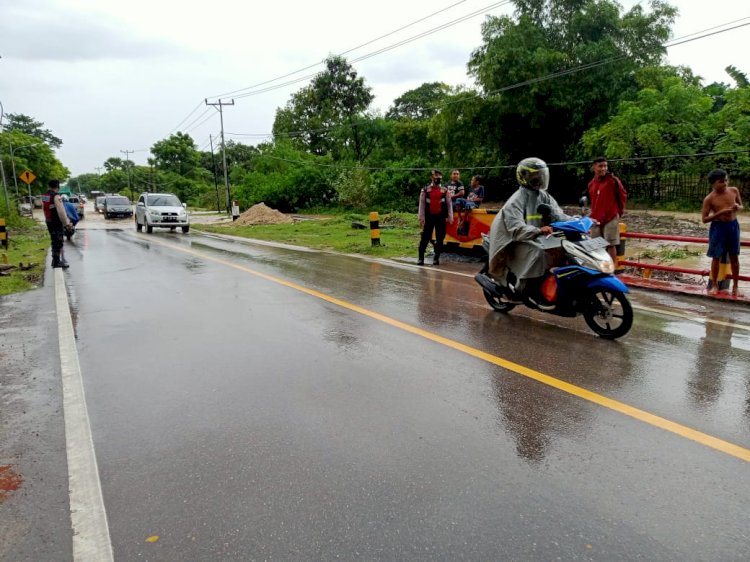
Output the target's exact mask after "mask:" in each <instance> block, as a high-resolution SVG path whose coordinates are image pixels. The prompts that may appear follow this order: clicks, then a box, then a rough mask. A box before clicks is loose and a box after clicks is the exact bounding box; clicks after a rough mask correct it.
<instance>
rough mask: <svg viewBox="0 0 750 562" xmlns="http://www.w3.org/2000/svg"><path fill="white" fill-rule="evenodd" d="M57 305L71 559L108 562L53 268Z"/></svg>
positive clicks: (63, 301) (63, 297) (58, 274)
mask: <svg viewBox="0 0 750 562" xmlns="http://www.w3.org/2000/svg"><path fill="white" fill-rule="evenodd" d="M55 304H56V307H57V333H58V340H59V345H60V368H61V371H62V385H63V410H64V417H65V442H66V448H67V454H68V487H69V494H70V519H71V523H72V525H73V560H76V561H88V560H92V561H97V562H99V561H101V562H106V561H112V560H114V555H113V552H112V542H111V540H110V536H109V526H108V524H107V512H106V511H105V509H104V498H103V497H102V486H101V482H100V481H99V469H98V467H97V464H96V454H95V452H94V441H93V439H92V438H91V426H90V424H89V414H88V410H87V409H86V397H85V394H84V391H83V380H82V378H81V367H80V365H79V363H78V351H77V350H76V342H75V335H74V332H73V320H72V319H71V317H70V308H69V306H68V295H67V293H66V291H65V276H64V274H63V270H62V269H55Z"/></svg>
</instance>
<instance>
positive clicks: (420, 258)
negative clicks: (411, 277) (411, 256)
mask: <svg viewBox="0 0 750 562" xmlns="http://www.w3.org/2000/svg"><path fill="white" fill-rule="evenodd" d="M417 265H424V252H419V259H418V260H417Z"/></svg>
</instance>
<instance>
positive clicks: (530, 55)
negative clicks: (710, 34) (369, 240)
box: [2, 0, 750, 212]
mask: <svg viewBox="0 0 750 562" xmlns="http://www.w3.org/2000/svg"><path fill="white" fill-rule="evenodd" d="M514 4H515V6H516V11H515V13H514V14H513V16H512V17H508V16H502V17H488V18H487V19H486V21H485V23H484V25H483V29H482V41H481V44H480V45H479V46H478V47H477V48H476V49H475V50H474V51H473V53H472V54H471V56H470V59H469V60H468V61H467V70H468V74H469V76H470V77H471V78H473V80H474V83H473V85H472V86H462V85H456V86H451V85H448V84H444V83H441V82H429V83H425V84H422V85H421V86H419V87H417V88H415V89H413V90H410V91H407V92H404V93H403V94H402V95H401V96H399V97H398V98H396V100H395V101H394V103H393V105H392V106H391V107H390V108H389V109H388V110H387V111H386V112H385V114H384V115H380V114H378V113H376V112H375V111H373V110H372V107H371V106H372V103H373V101H374V96H373V94H372V90H371V88H370V86H368V84H367V81H366V79H365V77H363V76H360V75H359V74H358V72H357V71H356V69H355V68H354V67H353V66H352V65H351V64H350V63H349V62H348V61H347V60H346V59H345V58H344V57H343V56H331V57H329V58H328V59H327V60H326V61H325V68H324V69H323V70H322V71H321V72H320V73H319V74H317V75H316V76H315V77H314V78H313V79H312V80H311V81H310V82H309V84H308V85H306V86H304V87H302V88H301V89H300V90H298V91H297V92H295V93H293V94H292V95H291V96H290V98H289V100H288V102H287V103H286V105H285V106H284V107H280V108H278V109H277V111H276V116H275V121H274V125H273V140H272V141H270V142H264V143H261V144H258V145H257V146H248V145H245V144H241V143H237V142H234V141H229V142H228V143H227V144H226V147H225V148H226V160H227V172H226V175H227V177H228V178H229V183H230V185H231V187H230V193H227V191H226V190H225V187H224V175H225V172H224V169H223V158H222V155H221V151H220V148H219V149H217V152H216V153H215V154H213V153H212V152H208V151H200V150H198V148H197V147H196V145H195V143H194V141H193V139H192V138H191V137H190V136H189V135H188V134H185V133H182V132H178V133H176V134H174V135H171V136H170V137H168V138H166V139H162V140H158V141H157V142H155V143H154V144H153V146H152V148H151V154H152V158H150V159H149V161H148V164H149V165H148V166H137V165H134V164H133V163H132V162H130V161H128V160H123V159H121V158H116V157H114V158H110V159H108V160H107V161H106V162H104V164H103V165H104V169H105V173H103V174H101V175H96V174H84V175H81V176H78V177H76V178H73V179H72V180H71V181H72V182H73V184H74V185H76V186H78V187H79V188H80V190H82V191H90V190H92V189H99V190H101V191H107V192H115V191H119V192H122V193H126V194H130V195H134V194H137V193H138V192H140V191H143V190H150V191H170V192H174V193H176V194H177V195H179V196H180V197H181V198H182V199H183V200H185V201H187V202H188V203H189V204H190V205H199V206H202V207H207V208H211V207H215V208H217V209H226V207H227V202H228V200H230V199H234V200H239V201H240V205H241V207H243V208H247V207H248V206H250V205H252V204H254V203H258V202H260V201H263V202H265V203H266V204H267V205H270V206H272V207H275V208H278V209H281V210H283V211H294V210H297V209H301V208H310V207H321V206H337V207H343V208H351V209H356V210H367V209H368V208H376V209H378V210H380V211H384V212H385V211H389V210H405V211H413V210H414V209H415V207H416V201H417V193H418V191H419V187H420V186H421V185H422V184H424V183H425V182H426V181H427V180H428V178H429V170H430V169H431V168H434V167H438V168H442V169H444V170H446V172H447V170H449V169H452V168H460V169H461V170H462V174H463V180H464V181H465V182H466V183H468V180H469V177H470V176H471V175H472V174H476V173H478V174H482V175H483V176H485V186H486V188H487V197H488V198H489V199H490V200H502V199H504V198H505V197H507V195H509V194H510V193H511V192H512V191H513V189H515V183H514V179H513V168H514V165H515V163H516V162H518V161H519V160H521V159H522V158H524V157H527V156H532V155H533V156H538V157H541V158H544V159H545V160H546V161H547V162H549V163H551V164H553V165H554V168H553V171H552V189H553V190H554V191H555V194H556V196H557V197H558V198H559V199H561V200H563V201H568V202H570V201H574V200H577V197H578V194H579V193H580V191H581V189H582V187H583V186H584V185H585V183H586V181H587V180H588V177H589V176H590V171H589V167H588V165H587V164H586V162H588V161H590V159H591V158H592V157H594V156H596V155H599V154H603V155H606V156H607V157H608V158H609V159H610V161H611V163H612V167H614V168H615V169H617V170H618V173H620V175H621V176H624V177H625V179H626V183H628V180H629V179H630V180H631V182H632V184H633V186H634V189H633V193H647V194H649V195H648V197H651V198H654V197H656V195H657V194H661V196H668V194H669V193H670V190H669V189H661V188H660V187H659V186H660V185H662V183H663V182H665V181H667V180H669V181H673V180H674V181H677V180H678V179H679V181H681V182H683V183H685V182H687V183H690V184H691V185H692V184H694V185H695V186H696V189H697V193H701V192H704V191H705V189H706V184H705V174H706V173H707V172H708V171H709V170H710V169H711V168H714V167H717V166H723V167H726V168H728V169H729V171H730V174H731V175H732V176H733V178H734V179H735V181H739V182H740V184H741V185H743V182H746V183H745V184H744V185H750V183H747V180H748V179H750V149H748V138H750V82H749V81H748V79H747V76H746V75H745V74H744V73H743V72H742V71H741V70H740V69H738V68H736V67H733V66H730V67H728V68H727V69H726V71H727V76H728V79H729V80H731V81H732V82H733V84H724V83H713V84H708V85H704V84H703V81H702V79H701V78H700V77H697V76H694V75H693V73H692V71H691V70H690V69H689V68H682V67H681V68H675V67H671V66H667V65H666V64H664V55H665V52H666V49H665V44H666V42H667V40H668V39H669V38H670V33H671V31H670V30H671V26H672V24H673V22H674V19H675V16H676V14H677V9H676V8H674V7H672V6H670V5H669V4H667V3H666V2H664V1H662V0H651V1H650V2H649V3H648V5H647V6H644V4H645V3H638V4H637V5H636V6H634V7H633V8H631V9H630V10H627V11H624V10H623V9H622V7H621V6H620V5H619V4H618V3H617V2H615V1H613V0H514ZM738 56H740V54H739V53H738ZM29 119H30V118H25V116H13V122H12V125H13V127H11V128H10V129H9V130H8V131H6V133H4V135H16V137H15V138H14V139H13V143H14V145H22V144H29V143H30V142H34V141H35V140H36V141H38V140H39V139H41V140H42V141H43V143H45V144H42V145H41V146H40V147H36V148H34V151H35V152H34V154H35V155H36V156H37V157H38V158H39V162H40V163H39V164H38V163H36V162H31V161H30V160H28V158H30V155H31V153H24V155H23V156H24V157H25V158H27V160H24V161H23V164H25V165H28V166H32V167H35V168H34V169H35V170H36V167H38V169H40V170H41V171H42V174H43V176H44V177H47V175H48V173H53V172H54V173H57V174H60V173H64V169H62V168H61V165H60V164H59V163H56V162H55V161H54V155H53V154H52V153H51V151H50V152H45V150H49V148H50V147H54V146H55V144H54V143H55V142H58V141H59V139H56V137H54V136H53V135H51V133H50V132H49V131H47V130H45V129H44V128H43V126H42V125H43V124H40V123H36V122H34V121H33V120H29ZM21 135H23V136H21ZM2 142H3V143H4V144H6V143H7V141H6V140H3V141H2ZM59 142H61V141H59ZM37 148H38V150H37ZM696 154H704V156H691V155H696ZM17 156H18V158H17V159H16V166H17V167H18V166H20V165H21V164H22V162H21V153H20V152H19V153H18V155H17ZM45 158H46V160H45ZM42 160H44V162H46V163H44V164H42V163H41V162H42ZM4 162H7V163H8V164H9V163H10V160H8V159H7V158H6V159H5V160H4ZM45 166H46V168H45ZM6 167H7V164H6ZM6 174H7V170H6ZM678 176H679V177H678ZM638 178H645V179H643V180H641V179H638ZM676 178H677V179H676ZM680 178H683V179H680ZM684 178H688V179H684ZM636 181H644V182H648V186H649V187H648V189H645V188H644V189H643V190H640V191H639V188H638V187H637V186H636V185H635V182H636ZM660 182H662V183H660ZM670 189H671V188H670ZM128 190H129V191H130V193H128ZM687 193H688V195H687V196H686V197H687V198H690V199H693V198H694V197H695V195H694V194H693V192H692V191H688V192H687ZM665 194H666V195H665Z"/></svg>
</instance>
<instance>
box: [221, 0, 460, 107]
mask: <svg viewBox="0 0 750 562" xmlns="http://www.w3.org/2000/svg"><path fill="white" fill-rule="evenodd" d="M466 1H467V0H461V1H460V2H456V3H455V4H451V5H450V6H447V7H446V8H443V9H441V10H438V11H437V12H433V13H431V14H429V15H427V16H425V17H423V18H420V19H418V20H415V21H413V22H411V23H408V24H406V25H404V26H401V27H399V28H398V29H394V30H393V31H390V32H388V33H386V34H385V35H381V36H380V37H376V38H375V39H371V40H369V41H367V42H365V43H362V44H361V45H357V46H356V47H352V48H351V49H347V50H346V51H343V52H341V53H339V54H338V56H343V55H346V54H348V53H351V52H352V51H356V50H357V49H361V48H362V47H366V46H367V45H370V44H372V43H375V42H376V41H380V40H381V39H385V38H386V37H389V36H391V35H394V34H396V33H398V32H399V31H403V30H404V29H407V28H409V27H411V26H413V25H416V24H418V23H420V22H423V21H425V20H427V19H429V18H431V17H434V16H436V15H438V14H440V13H442V12H445V11H448V10H450V9H451V8H455V7H456V6H458V5H459V4H463V3H464V2H466ZM324 62H325V59H324V60H322V61H318V62H316V63H313V64H311V65H308V66H305V67H303V68H300V69H298V70H295V71H293V72H290V73H288V74H284V75H282V76H278V77H276V78H272V79H270V80H266V81H264V82H258V83H257V84H253V85H252V86H247V87H245V88H240V89H239V90H234V91H232V92H225V93H223V94H219V95H218V96H209V97H210V98H218V97H225V96H232V95H235V94H239V93H241V92H244V91H245V90H252V89H254V88H258V87H260V86H265V85H266V84H271V83H272V82H276V81H278V80H283V79H284V78H288V77H290V76H294V75H295V74H299V73H300V72H304V71H305V70H310V69H311V68H315V67H316V66H318V65H320V64H323V63H324Z"/></svg>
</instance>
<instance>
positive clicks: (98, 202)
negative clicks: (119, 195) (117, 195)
mask: <svg viewBox="0 0 750 562" xmlns="http://www.w3.org/2000/svg"><path fill="white" fill-rule="evenodd" d="M104 199H105V198H104V197H97V198H96V204H97V205H104Z"/></svg>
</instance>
